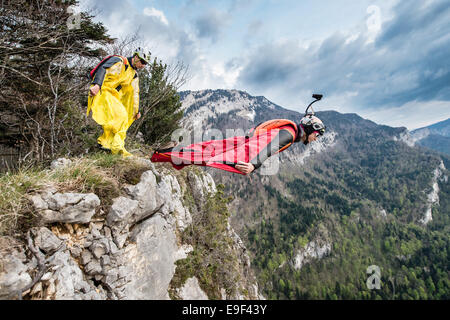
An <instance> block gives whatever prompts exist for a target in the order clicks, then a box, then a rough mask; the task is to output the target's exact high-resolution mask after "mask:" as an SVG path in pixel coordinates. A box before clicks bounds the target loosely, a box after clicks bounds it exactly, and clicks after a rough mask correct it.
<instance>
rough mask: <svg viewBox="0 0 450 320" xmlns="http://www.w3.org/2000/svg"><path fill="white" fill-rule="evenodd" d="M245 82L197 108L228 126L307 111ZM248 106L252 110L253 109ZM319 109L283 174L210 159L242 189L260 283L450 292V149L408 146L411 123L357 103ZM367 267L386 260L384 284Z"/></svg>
mask: <svg viewBox="0 0 450 320" xmlns="http://www.w3.org/2000/svg"><path fill="white" fill-rule="evenodd" d="M239 93H240V92H236V91H232V92H228V94H227V96H224V95H223V94H222V91H208V92H205V91H203V92H199V93H197V94H198V97H197V100H196V101H199V100H200V99H202V98H203V100H202V101H200V102H198V103H197V104H196V108H195V110H200V111H201V110H206V106H208V105H209V106H214V108H212V110H213V111H214V112H215V113H217V115H216V117H211V116H208V117H202V116H201V115H202V113H199V112H197V113H196V119H203V126H204V127H208V128H218V129H220V130H223V131H224V130H225V129H228V128H230V126H232V125H233V123H236V124H239V125H240V126H241V127H243V129H246V128H249V127H251V126H253V125H255V124H257V123H259V122H260V121H264V120H268V119H272V118H288V119H292V120H297V121H298V119H299V118H300V117H301V115H300V114H298V113H296V112H293V111H290V110H285V109H283V108H281V107H277V106H274V105H270V104H267V103H266V104H265V105H264V106H262V105H261V104H258V101H262V100H261V98H258V99H256V98H255V97H251V96H248V95H246V94H241V95H240V96H241V97H242V100H241V99H239ZM185 96H187V95H186V94H185ZM206 97H207V98H206ZM230 97H231V98H230ZM182 98H183V95H182ZM182 100H183V99H182ZM230 100H231V101H234V104H230V103H229V101H230ZM190 102H192V100H190ZM183 106H184V107H185V108H186V106H187V105H186V100H184V102H183ZM223 106H227V108H224V107H223ZM202 108H204V109H202ZM252 110H254V111H255V116H254V117H253V118H252V117H248V116H247V117H246V116H245V115H247V114H249V113H250V112H251V111H252ZM283 110H285V111H284V112H283ZM190 112H192V109H191V110H190V111H188V112H186V114H187V119H189V114H190ZM239 115H244V116H239ZM317 115H318V116H319V117H320V118H321V119H322V120H323V121H324V123H325V124H326V126H327V133H326V134H325V136H324V142H321V143H318V144H320V146H318V145H316V146H313V145H311V146H308V147H305V146H303V145H300V144H298V145H296V146H295V147H292V148H291V149H289V150H288V151H286V152H283V154H281V155H280V165H279V171H278V172H277V174H276V175H264V174H262V173H261V172H255V173H253V174H251V176H250V178H249V177H241V176H238V175H233V174H228V173H222V172H218V171H213V170H210V169H208V172H210V173H212V174H213V176H214V178H215V180H216V181H220V182H222V183H224V185H225V186H227V191H228V193H229V194H230V195H231V196H233V197H234V201H233V202H232V208H233V209H232V212H233V216H232V222H233V226H234V227H235V229H236V230H238V233H239V234H240V236H241V237H242V238H244V239H245V241H246V245H247V247H248V248H249V251H250V254H251V258H252V265H253V268H254V270H255V273H256V275H257V277H258V281H259V285H260V287H261V288H262V290H263V294H265V295H266V296H267V297H268V298H269V299H448V298H449V297H450V282H449V274H448V256H449V248H450V236H449V226H450V224H449V222H450V206H449V200H450V193H449V191H450V190H449V187H448V176H449V173H448V170H447V169H446V168H448V164H449V161H448V160H449V159H448V158H446V157H445V156H442V155H439V154H435V153H433V152H432V151H429V150H427V149H422V148H421V147H410V146H408V145H407V144H406V143H404V142H403V141H402V139H401V138H400V136H401V135H402V134H404V133H405V131H406V128H391V127H388V126H380V125H377V124H376V123H374V122H372V121H368V120H365V119H362V118H361V117H359V116H358V115H356V114H340V113H337V112H334V111H324V112H318V113H317ZM184 121H186V118H185V120H184ZM236 127H238V125H236ZM370 266H376V267H378V268H379V271H380V281H379V284H380V287H379V289H377V288H372V287H371V288H372V289H369V287H368V285H367V281H368V279H369V278H370V276H372V273H373V271H370V270H369V273H367V271H368V268H369V267H370ZM370 279H372V278H370Z"/></svg>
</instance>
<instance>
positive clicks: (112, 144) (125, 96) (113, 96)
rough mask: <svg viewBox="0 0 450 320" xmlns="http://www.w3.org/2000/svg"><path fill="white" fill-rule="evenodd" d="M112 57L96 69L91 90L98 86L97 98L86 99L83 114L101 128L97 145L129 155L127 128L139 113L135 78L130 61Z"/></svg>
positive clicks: (125, 155)
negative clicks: (90, 115) (126, 140)
mask: <svg viewBox="0 0 450 320" xmlns="http://www.w3.org/2000/svg"><path fill="white" fill-rule="evenodd" d="M125 59H127V58H125V57H117V56H114V57H112V58H110V59H109V60H107V62H106V63H104V64H103V66H101V67H99V69H98V71H97V72H96V77H95V78H94V79H93V81H92V85H91V87H93V86H94V85H95V84H99V85H100V86H101V87H100V91H99V93H98V94H97V95H95V96H92V95H90V94H89V97H88V108H87V113H86V114H87V115H88V116H89V112H90V111H91V110H92V118H93V119H94V120H95V121H96V122H97V123H98V124H99V125H101V126H102V127H103V134H102V135H101V136H100V137H98V139H97V142H98V143H99V144H101V145H102V146H103V147H104V148H107V149H110V150H111V153H113V154H117V153H121V154H122V156H124V157H128V156H131V153H129V152H128V151H127V150H125V138H126V133H127V130H128V128H129V127H130V126H131V124H132V123H133V121H134V117H135V115H136V114H137V113H138V112H139V78H138V77H137V72H136V70H135V69H134V68H133V66H132V65H131V58H128V59H127V60H128V61H124V60H125Z"/></svg>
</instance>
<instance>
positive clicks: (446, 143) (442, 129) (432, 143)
mask: <svg viewBox="0 0 450 320" xmlns="http://www.w3.org/2000/svg"><path fill="white" fill-rule="evenodd" d="M411 137H412V138H413V140H414V141H415V142H416V143H417V144H418V145H421V146H424V147H427V148H429V149H432V150H436V151H439V152H442V153H445V154H447V155H450V118H449V119H447V120H444V121H441V122H438V123H435V124H433V125H430V126H428V127H424V128H419V129H416V130H413V131H411Z"/></svg>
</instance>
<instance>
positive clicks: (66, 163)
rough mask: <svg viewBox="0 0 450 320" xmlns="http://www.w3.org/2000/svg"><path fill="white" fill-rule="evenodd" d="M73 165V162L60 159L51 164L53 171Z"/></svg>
mask: <svg viewBox="0 0 450 320" xmlns="http://www.w3.org/2000/svg"><path fill="white" fill-rule="evenodd" d="M71 164H72V160H70V159H66V158H58V159H56V160H53V161H52V163H51V164H50V168H51V169H52V170H54V169H59V168H63V167H67V166H69V165H71Z"/></svg>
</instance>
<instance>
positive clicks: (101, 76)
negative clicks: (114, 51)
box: [92, 57, 122, 87]
mask: <svg viewBox="0 0 450 320" xmlns="http://www.w3.org/2000/svg"><path fill="white" fill-rule="evenodd" d="M117 62H122V59H121V58H119V57H111V58H109V59H108V60H106V61H105V62H104V63H103V64H102V65H101V66H99V67H98V69H97V71H96V72H95V75H94V79H93V80H92V84H98V85H99V86H100V87H101V86H102V85H103V81H104V80H105V75H106V72H107V69H109V68H111V67H112V66H113V65H115V64H116V63H117ZM119 70H120V69H119Z"/></svg>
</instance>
